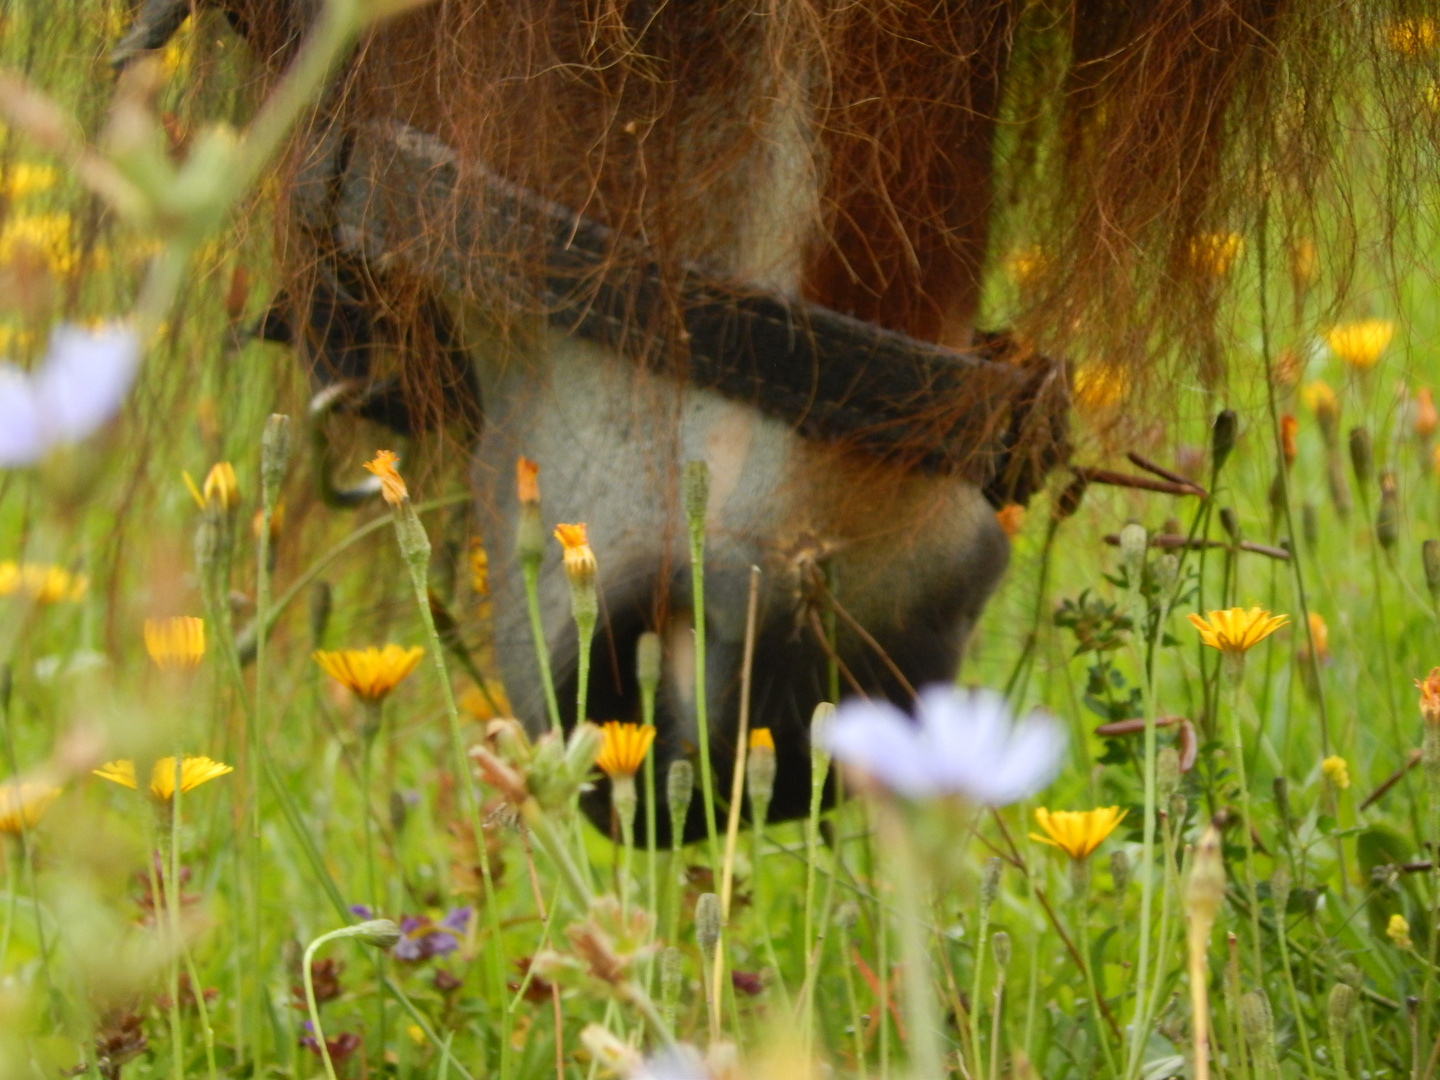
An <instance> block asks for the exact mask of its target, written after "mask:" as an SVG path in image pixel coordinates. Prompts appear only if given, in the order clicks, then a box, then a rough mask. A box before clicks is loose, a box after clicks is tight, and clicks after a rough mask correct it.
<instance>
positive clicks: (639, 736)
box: [595, 720, 655, 780]
mask: <svg viewBox="0 0 1440 1080" xmlns="http://www.w3.org/2000/svg"><path fill="white" fill-rule="evenodd" d="M602 730H603V731H604V733H605V743H604V745H603V746H601V747H600V754H599V756H598V757H596V759H595V764H596V765H599V766H600V768H601V769H603V770H604V771H605V775H606V776H608V777H610V779H612V780H613V779H615V778H616V777H630V776H634V775H635V770H636V769H638V768H640V766H641V765H643V764H645V754H646V753H647V752H648V751H649V749H650V744H651V743H652V742H654V741H655V729H654V728H653V727H651V726H650V725H649V724H622V723H620V721H618V720H611V721H609V722H608V723H606V724H605V725H604V726H603V728H602Z"/></svg>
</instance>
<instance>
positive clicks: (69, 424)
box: [0, 324, 140, 468]
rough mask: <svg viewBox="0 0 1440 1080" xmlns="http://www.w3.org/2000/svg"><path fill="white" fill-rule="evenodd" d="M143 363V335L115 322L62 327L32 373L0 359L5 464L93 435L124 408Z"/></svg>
mask: <svg viewBox="0 0 1440 1080" xmlns="http://www.w3.org/2000/svg"><path fill="white" fill-rule="evenodd" d="M139 366H140V341H139V339H138V338H137V337H136V336H135V333H134V331H132V330H130V329H128V328H126V327H123V326H120V325H115V324H112V325H110V326H108V327H105V328H102V329H100V330H97V331H94V332H91V331H89V330H82V329H81V328H80V327H78V326H70V325H65V326H61V327H60V328H59V329H57V330H56V331H55V333H54V334H53V335H52V336H51V338H50V347H49V349H48V350H47V351H46V353H45V358H44V359H43V360H42V361H41V362H40V365H39V366H38V367H37V368H36V369H35V370H33V371H29V372H27V371H23V370H21V369H20V368H18V367H16V366H15V365H14V364H9V363H4V362H0V468H14V467H15V466H18V465H32V464H34V463H35V462H37V461H39V460H40V459H41V458H42V457H44V456H45V454H46V453H47V452H48V451H50V450H51V449H53V448H54V447H56V446H61V445H64V444H67V443H73V442H78V441H79V440H81V439H83V438H85V437H86V436H87V435H89V434H91V433H92V432H93V431H95V430H96V429H97V428H98V427H99V426H100V425H101V424H103V423H105V421H107V420H109V419H110V418H111V417H112V416H114V415H115V413H116V412H117V411H118V410H119V408H120V402H121V401H123V400H124V398H125V394H126V393H127V392H128V391H129V389H130V384H131V383H132V382H133V381H134V379H135V372H136V370H137V369H138V368H139Z"/></svg>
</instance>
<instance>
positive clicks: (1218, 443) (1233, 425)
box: [1210, 409, 1240, 473]
mask: <svg viewBox="0 0 1440 1080" xmlns="http://www.w3.org/2000/svg"><path fill="white" fill-rule="evenodd" d="M1239 430H1240V417H1239V416H1237V415H1236V414H1235V410H1234V409H1221V410H1220V412H1219V413H1217V414H1216V416H1215V422H1214V424H1212V425H1211V427H1210V467H1211V469H1213V470H1214V471H1215V472H1217V473H1218V472H1219V471H1220V470H1221V469H1222V468H1224V467H1225V462H1226V460H1227V459H1228V458H1229V457H1230V451H1231V450H1234V449H1235V436H1236V435H1237V434H1238V433H1239Z"/></svg>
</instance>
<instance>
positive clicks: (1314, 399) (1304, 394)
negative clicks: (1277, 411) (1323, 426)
mask: <svg viewBox="0 0 1440 1080" xmlns="http://www.w3.org/2000/svg"><path fill="white" fill-rule="evenodd" d="M1300 400H1301V401H1303V402H1304V403H1305V407H1306V408H1307V409H1309V410H1310V411H1311V412H1313V413H1314V414H1315V415H1316V416H1320V415H1321V414H1323V413H1333V412H1335V411H1337V410H1338V409H1339V406H1340V403H1339V401H1338V400H1337V399H1336V397H1335V391H1334V390H1332V389H1330V384H1329V383H1327V382H1325V381H1323V380H1321V379H1316V380H1315V381H1314V382H1312V383H1306V384H1305V387H1304V388H1303V389H1302V390H1301V391H1300Z"/></svg>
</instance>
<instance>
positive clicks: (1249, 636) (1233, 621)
mask: <svg viewBox="0 0 1440 1080" xmlns="http://www.w3.org/2000/svg"><path fill="white" fill-rule="evenodd" d="M1185 617H1186V618H1187V619H1189V620H1190V622H1191V624H1192V625H1193V626H1194V627H1195V629H1196V630H1199V631H1200V639H1201V640H1202V641H1204V642H1205V644H1206V645H1209V646H1210V647H1211V648H1212V649H1219V650H1220V651H1221V652H1225V653H1236V654H1239V655H1244V654H1245V653H1246V652H1248V651H1249V650H1250V649H1252V648H1253V647H1254V646H1256V645H1258V644H1260V642H1262V641H1264V640H1265V639H1266V638H1267V637H1269V636H1270V635H1271V634H1273V633H1274V632H1275V631H1276V630H1279V629H1280V627H1282V626H1284V625H1285V624H1286V623H1287V622H1289V621H1290V616H1288V615H1271V614H1270V612H1268V611H1262V610H1261V609H1260V608H1258V607H1252V608H1251V609H1250V610H1249V611H1246V610H1245V609H1244V608H1238V607H1235V608H1229V609H1228V610H1225V611H1212V612H1210V617H1209V618H1208V619H1202V618H1201V617H1200V616H1199V615H1186V616H1185Z"/></svg>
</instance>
